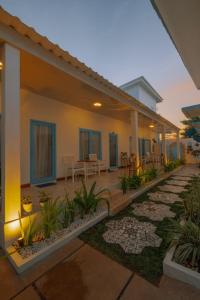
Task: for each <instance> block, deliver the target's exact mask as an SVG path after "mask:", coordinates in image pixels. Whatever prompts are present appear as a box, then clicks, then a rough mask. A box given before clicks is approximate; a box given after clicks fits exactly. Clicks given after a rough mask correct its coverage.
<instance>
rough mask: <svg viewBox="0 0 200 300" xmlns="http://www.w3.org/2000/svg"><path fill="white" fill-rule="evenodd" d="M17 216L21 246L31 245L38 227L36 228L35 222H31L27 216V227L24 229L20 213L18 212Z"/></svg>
mask: <svg viewBox="0 0 200 300" xmlns="http://www.w3.org/2000/svg"><path fill="white" fill-rule="evenodd" d="M18 215H19V225H20V231H21V239H22V243H23V246H30V245H32V243H33V238H34V236H35V235H36V233H37V230H38V227H37V226H36V223H35V220H34V221H33V220H32V219H31V217H30V215H29V216H28V226H27V228H25V229H24V227H23V224H22V218H21V214H20V212H18Z"/></svg>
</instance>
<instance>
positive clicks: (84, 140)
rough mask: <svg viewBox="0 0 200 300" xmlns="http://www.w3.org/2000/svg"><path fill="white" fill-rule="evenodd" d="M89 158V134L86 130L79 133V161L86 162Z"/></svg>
mask: <svg viewBox="0 0 200 300" xmlns="http://www.w3.org/2000/svg"><path fill="white" fill-rule="evenodd" d="M88 157H89V133H88V131H86V130H81V131H80V159H81V160H86V159H88Z"/></svg>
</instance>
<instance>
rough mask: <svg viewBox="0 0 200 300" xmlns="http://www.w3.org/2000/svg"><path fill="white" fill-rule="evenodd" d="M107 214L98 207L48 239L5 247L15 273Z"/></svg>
mask: <svg viewBox="0 0 200 300" xmlns="http://www.w3.org/2000/svg"><path fill="white" fill-rule="evenodd" d="M107 215H108V211H107V210H105V209H100V208H99V209H98V210H97V212H96V213H94V214H93V215H86V216H84V218H83V219H78V220H76V221H75V222H73V223H72V224H70V226H69V227H68V228H66V229H64V228H63V229H61V230H59V231H57V232H55V233H53V234H52V235H51V237H50V238H49V239H45V240H42V241H38V242H35V243H33V245H32V246H27V247H22V248H19V249H17V250H16V248H15V247H14V246H10V247H9V248H8V249H7V253H12V252H14V253H13V254H11V255H9V256H8V258H9V260H10V262H11V264H12V265H13V266H14V268H15V270H16V271H17V273H22V272H23V271H25V270H27V269H29V268H30V267H32V266H33V265H34V264H35V263H36V262H39V261H41V260H42V259H44V258H45V257H47V256H48V255H50V254H51V253H52V252H54V251H55V250H57V249H58V248H60V247H62V246H64V245H66V244H67V243H69V242H70V241H71V240H72V239H74V238H76V237H77V236H78V235H79V234H81V233H82V232H83V231H85V230H87V229H88V228H90V227H92V226H94V225H95V224H97V223H98V222H100V221H101V220H102V219H104V218H105V217H106V216H107Z"/></svg>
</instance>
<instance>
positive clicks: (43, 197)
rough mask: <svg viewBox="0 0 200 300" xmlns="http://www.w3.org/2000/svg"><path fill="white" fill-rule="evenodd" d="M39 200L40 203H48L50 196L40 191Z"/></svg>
mask: <svg viewBox="0 0 200 300" xmlns="http://www.w3.org/2000/svg"><path fill="white" fill-rule="evenodd" d="M39 200H40V203H43V204H44V203H45V202H48V201H50V200H51V195H50V194H49V193H48V192H46V191H40V192H39Z"/></svg>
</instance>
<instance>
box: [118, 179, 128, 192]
mask: <svg viewBox="0 0 200 300" xmlns="http://www.w3.org/2000/svg"><path fill="white" fill-rule="evenodd" d="M120 186H121V190H122V192H123V194H126V192H127V190H128V187H129V183H128V177H127V176H121V177H120Z"/></svg>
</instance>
